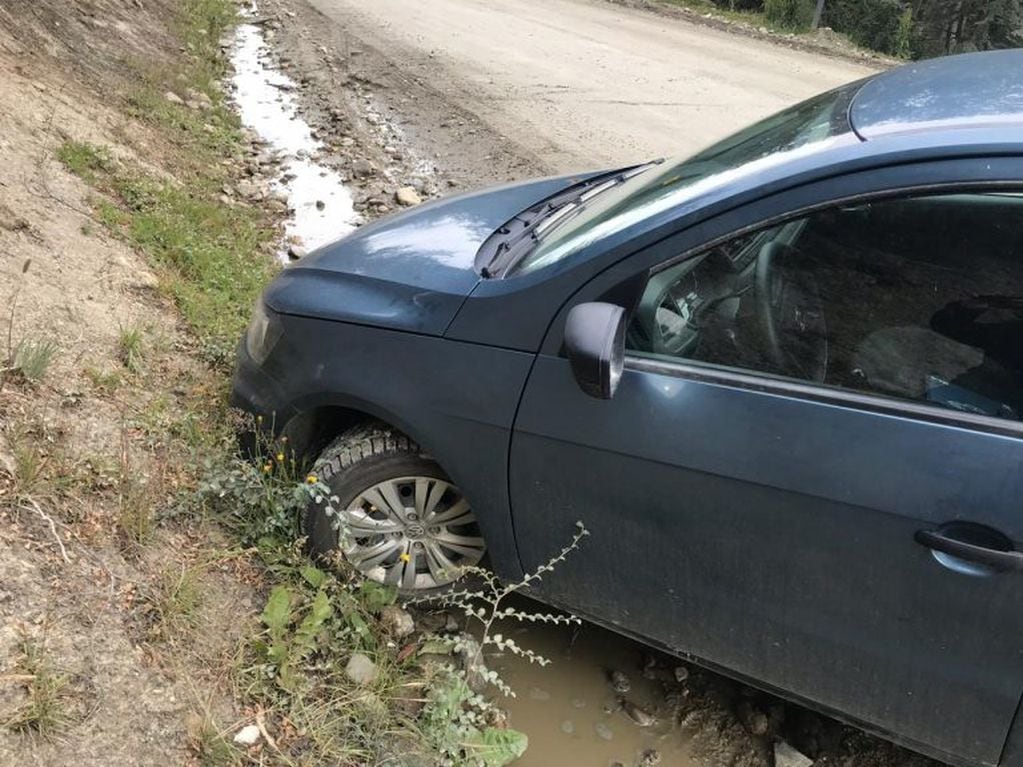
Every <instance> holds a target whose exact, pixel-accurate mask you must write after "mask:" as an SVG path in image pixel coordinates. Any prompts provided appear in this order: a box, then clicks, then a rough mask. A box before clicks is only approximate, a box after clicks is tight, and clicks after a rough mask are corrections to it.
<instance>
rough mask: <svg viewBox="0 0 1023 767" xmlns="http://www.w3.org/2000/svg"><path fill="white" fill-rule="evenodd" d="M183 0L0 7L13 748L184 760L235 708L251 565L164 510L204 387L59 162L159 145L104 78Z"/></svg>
mask: <svg viewBox="0 0 1023 767" xmlns="http://www.w3.org/2000/svg"><path fill="white" fill-rule="evenodd" d="M175 14H176V8H174V4H173V3H169V2H159V0H147V1H146V2H145V3H144V4H143V3H133V2H130V1H129V2H117V1H115V0H98V1H97V2H90V3H85V2H78V3H66V2H62V1H60V0H55V1H54V2H33V3H25V4H22V3H3V4H0V157H2V160H3V161H2V163H0V305H2V306H3V315H4V316H3V319H2V325H3V332H2V334H0V335H2V337H3V350H2V354H0V357H2V359H3V365H4V367H5V368H6V369H5V370H4V371H3V372H0V728H2V729H0V732H2V734H0V763H3V764H43V765H66V764H78V765H83V766H84V767H87V766H89V765H96V766H97V767H98V766H100V765H110V764H154V765H157V764H159V765H166V764H183V763H187V762H189V761H190V760H191V759H192V758H193V756H194V755H195V754H196V753H197V751H196V749H195V746H196V744H197V743H198V742H199V740H201V739H202V738H203V737H205V735H204V733H206V732H207V731H213V730H216V729H218V728H220V727H225V728H230V727H231V726H233V725H234V724H235V722H237V721H241V720H243V719H244V718H245V713H244V712H243V711H242V710H241V708H240V707H239V706H237V705H236V704H235V703H234V702H233V698H232V692H231V690H230V687H229V685H227V684H225V679H224V678H223V675H224V669H225V667H226V666H225V659H230V658H231V656H232V655H233V653H234V652H235V646H236V644H237V642H238V641H239V639H240V637H241V636H242V635H243V633H244V632H245V631H246V630H247V629H250V628H251V626H252V623H253V621H254V620H255V615H256V614H257V612H256V608H257V597H256V593H255V591H254V588H253V585H252V584H254V583H258V577H256V575H255V574H254V573H253V572H251V568H250V566H249V565H248V564H247V562H246V561H245V559H244V557H240V558H239V557H235V556H234V555H232V554H231V553H229V552H230V549H229V547H228V546H226V545H225V543H226V541H225V538H224V536H223V535H222V534H220V533H219V532H217V531H216V530H215V529H214V528H212V527H208V526H206V525H204V524H201V523H193V524H187V525H183V524H171V523H168V522H166V521H164V520H165V518H167V517H169V516H170V514H171V512H172V510H173V508H172V506H173V503H174V499H175V494H176V493H177V491H178V490H179V489H180V488H181V487H182V486H183V485H184V484H186V483H187V482H188V481H189V480H188V471H189V470H188V462H189V460H190V458H191V456H189V447H188V444H187V441H186V440H185V439H183V438H182V436H181V435H175V434H171V433H169V429H170V428H171V426H172V425H176V424H180V423H182V417H181V416H182V414H184V413H188V412H192V411H195V408H196V403H197V402H201V401H202V400H203V398H205V397H207V396H209V392H210V391H211V390H212V389H213V388H214V387H215V385H216V384H215V383H213V382H211V376H210V372H209V369H208V368H206V367H205V366H204V365H202V364H201V363H199V362H197V361H196V359H195V357H194V355H193V350H194V349H195V348H196V344H195V341H194V339H193V337H192V336H190V334H189V333H188V332H187V330H186V328H185V327H184V325H183V323H182V320H181V318H180V314H179V313H178V311H177V310H176V309H175V308H174V306H173V304H172V302H171V300H170V299H169V298H168V297H167V295H165V294H164V292H162V290H161V280H160V278H159V277H158V275H157V274H156V273H155V272H154V271H153V268H152V265H151V264H147V263H145V262H144V260H143V259H142V258H141V257H140V255H139V254H138V253H137V252H135V251H134V250H133V249H132V248H130V247H128V246H127V245H125V244H124V243H122V242H121V241H119V240H118V239H116V238H115V237H112V236H111V235H110V234H109V233H108V232H107V231H106V230H105V229H104V227H103V226H102V225H101V224H100V223H98V222H97V217H96V213H95V209H94V208H93V206H92V204H91V202H90V197H91V192H90V190H89V188H88V186H87V185H86V183H85V182H84V181H82V180H81V179H80V178H77V177H76V176H74V175H72V174H71V173H70V172H69V171H68V170H67V168H66V167H65V165H64V164H63V163H62V162H61V161H60V160H59V159H58V155H59V154H60V151H61V148H62V147H64V146H65V145H68V142H71V141H74V142H92V143H95V144H102V145H105V146H109V147H113V148H116V151H117V153H118V154H119V155H120V156H121V157H123V158H126V159H130V160H132V161H135V162H138V163H143V164H155V163H158V162H159V159H160V157H161V156H163V155H164V154H165V153H166V150H167V147H166V144H165V139H163V138H162V137H160V136H159V135H157V134H156V133H155V132H154V131H152V130H151V129H150V128H149V127H148V126H147V125H145V124H144V123H142V122H140V121H136V120H133V119H131V118H130V117H127V116H126V115H125V113H124V112H123V111H122V109H120V108H119V107H120V106H121V103H120V101H119V99H118V98H116V97H112V96H113V95H114V94H121V93H124V92H125V91H126V89H127V88H128V87H130V86H131V85H133V83H131V82H130V78H131V76H132V74H131V72H132V70H131V69H130V68H128V67H126V66H125V65H124V62H125V61H126V60H127V59H133V60H138V61H147V62H149V65H150V66H153V67H158V66H160V64H161V63H165V62H169V61H172V60H173V59H174V57H176V56H178V55H180V52H179V50H178V46H179V41H178V40H177V38H176V37H175V36H174V35H172V34H171V31H170V30H172V29H173V24H174V21H175ZM172 629H173V631H172ZM164 637H166V638H167V641H165V640H164ZM171 637H173V638H171Z"/></svg>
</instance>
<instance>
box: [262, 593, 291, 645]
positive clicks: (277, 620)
mask: <svg viewBox="0 0 1023 767" xmlns="http://www.w3.org/2000/svg"><path fill="white" fill-rule="evenodd" d="M262 618H263V623H265V624H266V627H267V628H268V629H270V636H271V637H273V638H274V639H277V638H279V637H281V636H282V635H283V634H284V629H286V628H287V627H288V624H289V623H290V622H291V591H290V590H289V589H288V587H287V586H281V585H277V586H274V587H273V589H271V591H270V598H269V599H268V600H267V601H266V606H265V607H264V608H263V615H262Z"/></svg>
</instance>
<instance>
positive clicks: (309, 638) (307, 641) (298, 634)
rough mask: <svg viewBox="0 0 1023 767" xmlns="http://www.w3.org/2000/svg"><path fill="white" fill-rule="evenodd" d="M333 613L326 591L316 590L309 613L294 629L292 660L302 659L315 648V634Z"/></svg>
mask: <svg viewBox="0 0 1023 767" xmlns="http://www.w3.org/2000/svg"><path fill="white" fill-rule="evenodd" d="M333 613H334V608H332V607H331V606H330V600H329V599H328V598H327V592H326V591H322V590H321V591H317V592H316V597H315V598H314V599H313V603H312V606H311V607H310V608H309V613H308V614H307V615H306V616H305V618H303V619H302V622H301V623H300V624H299V626H298V630H297V631H295V642H294V652H293V653H292V656H293V660H295V661H299V660H302V659H304V658H306V657H307V656H308V655H309V654H310V653H311V652H312V651H313V650H315V649H316V635H317V634H318V633H319V631H320V628H322V626H323V624H324V623H325V622H326V621H327V619H328V618H330V616H331V615H333Z"/></svg>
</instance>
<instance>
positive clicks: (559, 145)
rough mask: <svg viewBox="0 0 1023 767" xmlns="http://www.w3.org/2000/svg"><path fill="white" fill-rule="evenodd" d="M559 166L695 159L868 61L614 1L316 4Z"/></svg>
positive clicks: (339, 0)
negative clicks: (815, 51) (799, 48)
mask: <svg viewBox="0 0 1023 767" xmlns="http://www.w3.org/2000/svg"><path fill="white" fill-rule="evenodd" d="M310 4H311V5H312V6H314V7H315V8H317V9H318V10H319V11H320V12H322V13H323V14H324V15H325V16H327V17H329V18H330V19H332V20H334V21H336V22H337V23H338V25H339V27H341V28H343V29H344V30H346V31H347V33H348V36H349V39H348V40H347V41H345V45H348V46H351V45H352V44H353V43H352V42H351V38H352V37H354V38H356V40H358V41H359V42H360V43H365V44H369V45H372V46H373V47H374V48H376V49H377V50H378V51H380V52H381V53H383V54H384V56H386V57H387V58H388V59H390V61H391V62H392V63H393V65H394V66H395V67H396V68H398V69H399V70H401V71H402V72H403V73H406V74H408V75H411V76H412V77H414V78H416V79H418V80H421V81H424V83H426V84H428V85H429V86H430V87H431V88H433V89H436V90H439V91H440V92H442V93H443V94H444V95H445V96H446V97H447V98H448V99H449V100H450V101H452V102H453V103H455V104H457V105H459V106H460V107H462V108H464V109H465V110H466V111H468V112H472V113H474V114H476V115H478V116H479V117H480V118H482V120H483V121H484V122H485V123H488V124H489V125H490V126H491V127H493V128H495V129H497V130H498V131H500V132H501V133H503V134H504V135H506V136H508V137H509V138H511V139H512V140H514V141H515V142H517V143H519V144H521V145H522V146H523V147H525V148H526V149H528V150H529V151H530V152H532V153H534V154H535V155H537V157H538V159H540V160H541V162H543V163H544V164H545V165H548V166H550V167H551V169H553V170H558V171H571V170H575V169H578V168H580V167H590V166H601V165H612V164H622V163H627V162H631V161H635V160H640V159H645V158H648V157H652V156H660V155H672V154H687V153H690V152H692V151H695V150H697V149H699V148H701V147H703V146H705V145H707V144H708V143H710V142H712V141H713V140H715V139H718V138H721V137H722V136H724V135H726V134H728V133H729V132H731V131H733V130H735V129H737V128H740V127H742V126H743V125H745V124H747V123H749V122H750V121H752V120H755V119H757V118H760V117H764V116H766V115H768V114H770V113H772V112H774V111H776V110H778V109H780V108H782V107H784V106H786V105H788V104H791V103H793V102H795V101H798V100H801V99H803V98H807V97H809V96H811V95H813V94H815V93H818V92H820V91H823V90H826V89H828V88H831V87H834V86H837V85H840V84H842V83H845V82H848V81H851V80H855V79H857V78H860V77H864V76H866V75H869V74H871V72H872V71H873V70H871V69H869V68H867V67H866V66H861V65H857V64H853V63H850V62H847V61H843V60H839V59H829V58H826V57H823V56H821V55H819V54H813V53H807V52H802V51H797V50H791V49H789V48H786V47H783V46H780V45H775V44H773V43H769V42H766V41H763V40H755V39H749V38H746V37H742V36H738V35H733V34H729V33H727V32H723V31H720V30H717V29H713V28H710V27H707V26H703V25H697V24H692V23H688V22H685V21H682V20H679V19H669V18H664V17H662V16H659V15H656V14H653V13H649V12H645V11H641V10H633V9H630V8H626V7H622V6H619V5H614V4H612V3H608V2H605V1H604V0H596V1H587V0H542V1H541V0H430V2H428V3H424V2H422V0H380V1H379V2H373V3H368V2H365V0H310Z"/></svg>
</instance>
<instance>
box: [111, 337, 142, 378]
mask: <svg viewBox="0 0 1023 767" xmlns="http://www.w3.org/2000/svg"><path fill="white" fill-rule="evenodd" d="M117 351H118V356H119V357H120V358H121V363H122V364H123V365H124V366H125V367H126V368H127V369H128V372H130V373H136V374H137V373H141V372H142V371H143V370H144V369H145V362H146V349H145V341H144V337H143V331H142V328H140V327H138V326H137V325H132V326H131V327H127V328H121V333H120V335H119V336H118V339H117Z"/></svg>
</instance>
